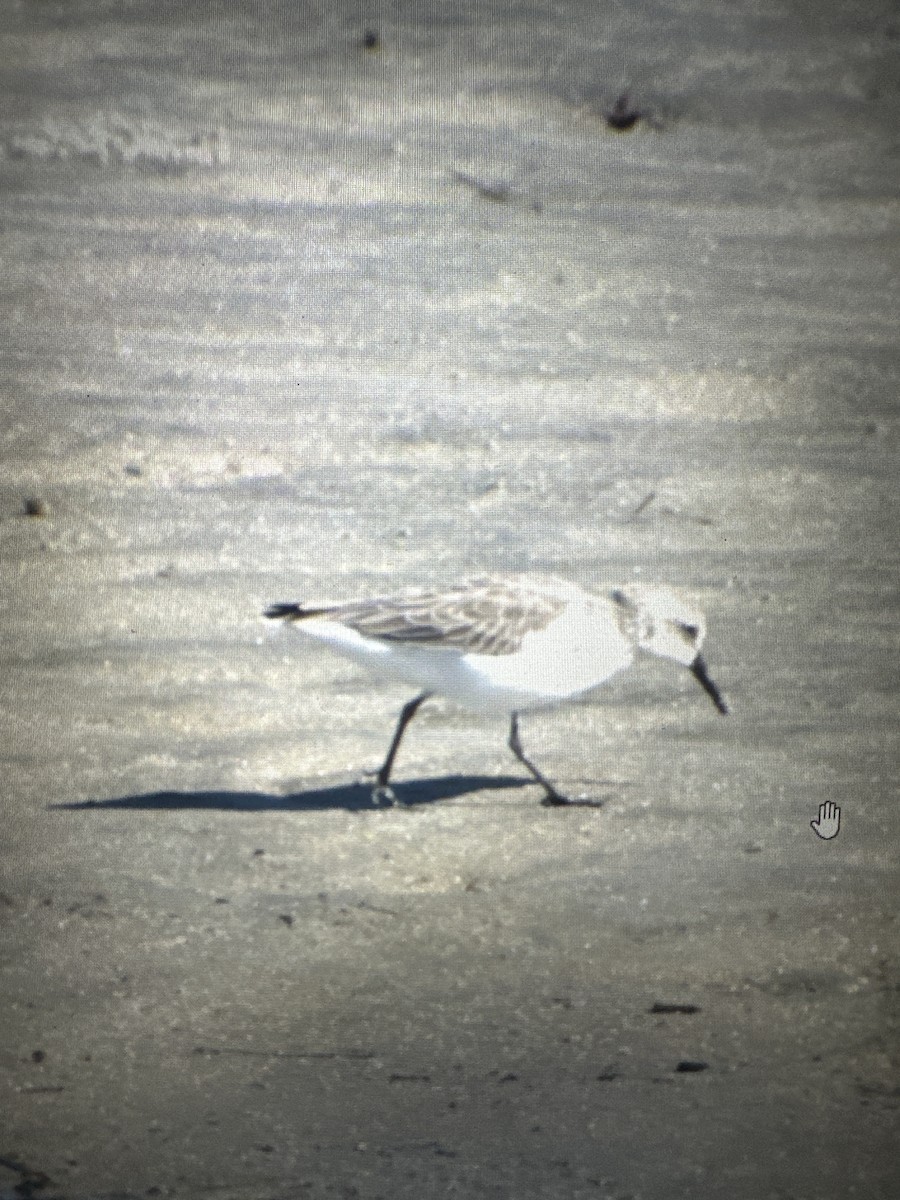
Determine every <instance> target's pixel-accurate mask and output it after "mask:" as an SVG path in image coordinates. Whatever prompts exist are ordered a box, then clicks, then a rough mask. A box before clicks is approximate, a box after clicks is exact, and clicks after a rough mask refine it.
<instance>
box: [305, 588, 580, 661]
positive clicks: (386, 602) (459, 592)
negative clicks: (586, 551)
mask: <svg viewBox="0 0 900 1200" xmlns="http://www.w3.org/2000/svg"><path fill="white" fill-rule="evenodd" d="M565 605H566V600H565V598H564V596H562V595H560V594H559V592H558V591H554V589H552V588H550V587H541V586H539V585H533V586H529V585H527V584H521V583H512V582H509V581H506V582H504V581H495V580H474V581H472V582H470V583H464V584H460V585H459V586H458V587H455V588H450V589H449V590H447V591H440V592H438V591H416V592H408V593H405V594H402V595H399V596H384V597H378V598H375V599H372V600H362V601H359V602H355V603H354V602H351V603H349V604H339V605H335V606H334V607H333V608H330V609H328V610H327V614H326V613H323V614H322V615H323V616H324V615H327V618H328V619H330V620H335V621H339V622H340V623H341V624H342V625H347V626H348V627H349V628H350V629H355V630H356V632H357V633H360V634H362V636H363V637H370V638H378V639H379V640H381V641H385V642H411V643H416V644H420V645H429V646H445V647H452V648H453V649H457V650H462V651H464V652H465V653H469V654H496V655H502V654H514V653H515V652H516V651H517V650H518V649H519V647H520V646H521V644H522V639H523V638H524V637H525V635H526V634H527V633H531V632H534V631H536V630H540V629H544V628H546V626H547V625H549V624H550V622H551V621H552V620H553V619H554V618H555V617H557V616H559V614H560V613H561V612H562V610H563V609H564V608H565Z"/></svg>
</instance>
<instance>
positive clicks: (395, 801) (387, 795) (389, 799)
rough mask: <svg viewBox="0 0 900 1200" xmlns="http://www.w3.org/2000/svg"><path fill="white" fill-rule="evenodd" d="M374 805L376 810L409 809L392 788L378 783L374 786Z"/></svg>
mask: <svg viewBox="0 0 900 1200" xmlns="http://www.w3.org/2000/svg"><path fill="white" fill-rule="evenodd" d="M372 804H373V805H374V806H375V808H409V805H408V804H407V803H406V801H405V800H401V799H400V797H399V796H398V795H397V793H396V792H395V791H394V789H393V788H392V787H390V786H389V785H388V784H386V783H378V782H377V781H376V782H375V783H374V784H373V785H372Z"/></svg>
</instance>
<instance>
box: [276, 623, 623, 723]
mask: <svg viewBox="0 0 900 1200" xmlns="http://www.w3.org/2000/svg"><path fill="white" fill-rule="evenodd" d="M587 615H588V614H586V613H585V612H584V611H581V612H579V611H573V608H570V609H567V610H566V612H565V613H563V614H562V615H561V616H560V617H559V618H558V619H557V620H556V621H553V622H552V623H551V624H550V625H549V626H547V627H546V628H545V629H542V630H540V631H535V632H532V633H529V634H527V635H526V636H525V638H524V639H523V642H522V645H521V648H520V649H519V650H518V651H516V653H514V654H471V653H469V654H466V653H464V652H462V651H461V650H459V649H456V648H454V647H452V646H446V647H442V646H437V645H432V644H427V645H423V644H421V643H419V644H417V643H415V642H401V641H390V642H389V641H379V640H378V639H375V638H366V637H362V636H361V635H360V634H359V633H357V632H356V631H355V630H353V629H349V628H348V627H347V626H346V625H342V624H340V623H339V622H336V621H326V620H312V621H308V622H305V623H303V624H302V625H298V626H297V628H298V629H299V631H300V632H302V633H305V634H307V636H309V637H313V638H315V639H316V640H317V641H321V642H324V643H325V644H326V645H328V646H329V647H331V649H332V650H335V651H337V652H338V653H339V654H342V655H344V656H345V657H346V658H350V659H352V660H353V661H354V662H357V663H359V664H360V665H361V666H365V667H367V668H368V669H369V670H370V671H372V672H373V673H375V674H377V675H379V676H381V677H382V678H385V679H395V680H398V681H400V682H403V683H407V684H409V685H410V686H411V687H414V688H416V689H417V690H419V691H428V692H434V693H435V694H437V695H441V696H446V697H447V698H448V699H449V700H453V701H454V702H455V703H457V704H460V705H462V706H463V707H465V708H468V709H472V710H474V711H476V712H512V711H522V710H526V709H530V708H542V707H545V706H547V705H552V704H556V703H559V702H560V701H562V700H566V699H569V698H571V697H573V696H578V695H580V694H581V693H583V692H586V691H588V690H589V689H590V688H593V687H596V686H597V685H598V684H601V683H603V682H604V680H606V679H608V678H609V677H610V676H611V675H613V674H615V672H617V671H619V670H621V669H622V668H623V667H626V666H628V664H629V663H630V662H631V658H632V654H631V647H630V646H629V644H628V642H627V641H626V639H625V638H624V637H623V636H622V634H621V632H620V630H619V628H618V626H617V625H616V623H615V622H614V621H612V620H608V621H602V620H600V621H598V620H597V614H596V613H592V614H590V615H591V616H592V617H593V620H586V619H585V617H586V616H587Z"/></svg>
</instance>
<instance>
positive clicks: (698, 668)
mask: <svg viewBox="0 0 900 1200" xmlns="http://www.w3.org/2000/svg"><path fill="white" fill-rule="evenodd" d="M690 671H691V674H692V675H693V676H694V678H695V679H696V680H697V682H698V683H699V684H700V686H701V687H702V688H703V690H704V692H706V694H707V696H709V698H710V699H711V700H712V702H713V704H714V705H715V706H716V708H717V709H718V710H719V712H720V713H721V714H722V715H723V716H726V715H727V714H728V705H727V704H726V703H725V698H724V697H723V695H722V693H721V692H720V691H719V689H718V688H717V687H716V685H715V684H714V683H713V681H712V680H711V679H710V677H709V672H708V671H707V669H706V663H705V662H704V661H703V659H702V657H701V656H700V655H699V654H698V655H697V657H696V658H695V659H694V661H693V662H692V663H691V667H690Z"/></svg>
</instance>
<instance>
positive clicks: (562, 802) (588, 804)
mask: <svg viewBox="0 0 900 1200" xmlns="http://www.w3.org/2000/svg"><path fill="white" fill-rule="evenodd" d="M541 804H543V805H544V807H545V808H602V807H603V801H602V800H596V799H594V798H593V797H592V796H573V797H570V796H563V795H561V794H560V793H559V792H556V791H552V790H548V791H547V792H546V793H545V795H544V798H543V799H542V800H541Z"/></svg>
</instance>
